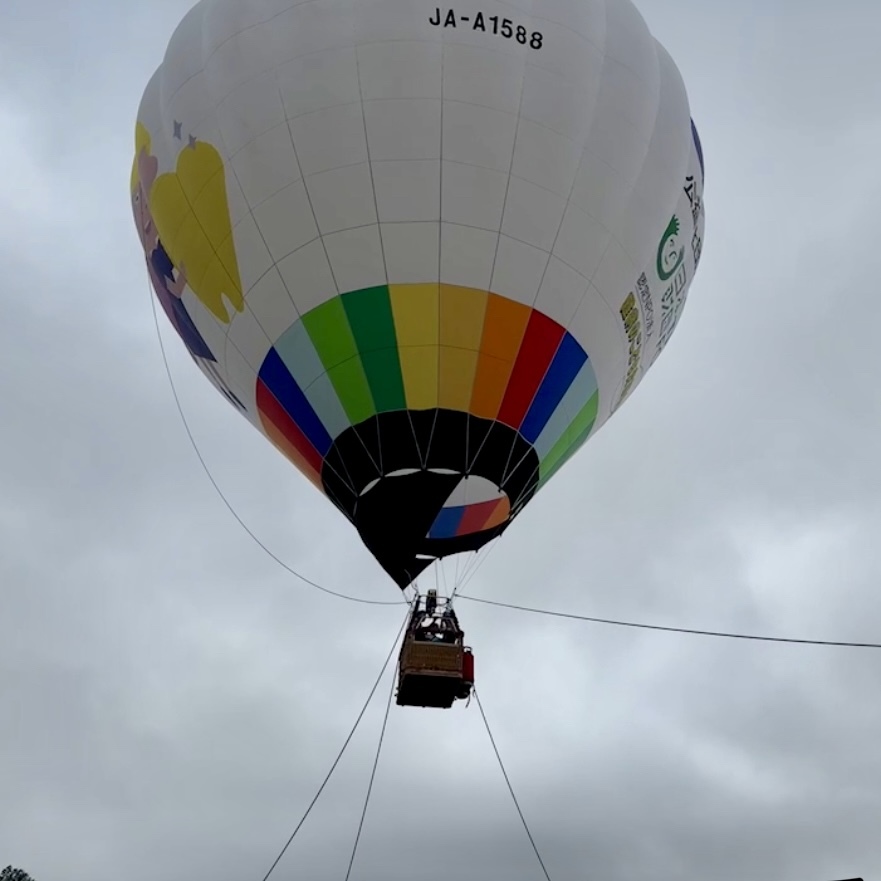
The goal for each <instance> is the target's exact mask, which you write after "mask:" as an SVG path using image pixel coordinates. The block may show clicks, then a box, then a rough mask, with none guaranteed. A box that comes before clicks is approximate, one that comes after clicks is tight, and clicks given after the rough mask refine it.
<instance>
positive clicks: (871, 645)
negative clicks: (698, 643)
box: [458, 593, 881, 649]
mask: <svg viewBox="0 0 881 881" xmlns="http://www.w3.org/2000/svg"><path fill="white" fill-rule="evenodd" d="M458 598H459V599H460V600H471V602H473V603H483V604H484V605H487V606H499V607H500V608H503V609H516V610H517V611H518V612H532V613H533V614H535V615H550V616H552V617H554V618H570V619H572V620H574V621H589V622H590V623H592V624H611V625H613V626H615V627H633V628H637V629H639V630H660V631H663V632H665V633H687V634H691V635H693V636H717V637H722V638H724V639H748V640H753V641H756V642H783V643H791V644H797V645H826V646H838V647H841V648H854V649H881V643H877V642H844V641H838V640H831V639H794V638H791V637H786V636H758V635H756V634H752V633H730V632H726V631H722V630H694V629H691V628H688V627H666V626H664V625H662V624H640V623H637V622H634V621H616V620H615V619H613V618H592V617H590V616H588V615H575V614H572V613H571V612H552V611H550V610H549V609H533V608H531V607H529V606H517V605H514V604H513V603H502V602H499V601H498V600H485V599H481V598H480V597H473V596H469V595H468V594H463V593H460V594H458Z"/></svg>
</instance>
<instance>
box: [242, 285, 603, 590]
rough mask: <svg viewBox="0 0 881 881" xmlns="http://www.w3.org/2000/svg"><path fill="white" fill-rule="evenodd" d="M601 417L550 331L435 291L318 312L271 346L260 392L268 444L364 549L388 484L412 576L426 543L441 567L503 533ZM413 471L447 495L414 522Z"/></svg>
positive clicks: (386, 293)
mask: <svg viewBox="0 0 881 881" xmlns="http://www.w3.org/2000/svg"><path fill="white" fill-rule="evenodd" d="M597 404H598V392H597V382H596V377H595V375H594V371H593V367H592V365H591V363H590V359H589V358H588V356H587V353H586V352H585V351H584V349H583V348H582V347H581V345H580V344H579V343H578V342H577V340H576V339H575V338H574V337H573V336H572V335H571V334H570V333H568V332H567V331H566V330H565V328H563V327H562V326H561V325H560V324H558V323H557V322H555V321H553V320H551V319H550V318H548V317H547V316H546V315H544V314H543V313H541V312H539V311H538V310H536V309H533V308H531V307H530V306H527V305H524V304H522V303H518V302H516V301H514V300H510V299H507V298H505V297H502V296H499V295H498V294H495V293H490V292H487V291H480V290H475V289H472V288H463V287H456V286H453V285H444V284H418V285H387V286H380V287H372V288H366V289H362V290H357V291H351V292H349V293H345V294H342V295H340V296H337V297H334V298H332V299H330V300H328V301H327V302H325V303H323V304H322V305H320V306H318V307H316V308H315V309H312V310H311V311H310V312H307V313H306V314H305V315H303V316H302V317H301V318H300V320H298V321H297V322H295V323H294V324H293V325H292V326H291V327H289V328H288V329H287V330H286V331H285V333H283V334H282V336H281V337H279V339H278V340H276V342H275V345H274V346H273V347H272V349H271V350H270V351H269V353H268V354H267V356H266V358H265V359H264V361H263V364H262V367H261V369H260V372H259V376H258V380H257V406H258V410H259V413H260V417H261V421H262V424H263V426H264V429H265V431H266V434H267V435H268V436H269V437H270V439H271V440H272V441H273V443H275V444H276V446H278V447H279V448H280V449H281V450H282V452H284V453H285V455H286V456H288V458H289V459H290V460H291V461H292V462H294V464H296V466H297V467H298V468H299V469H300V470H301V471H302V472H303V473H304V474H306V476H307V477H309V478H310V479H311V480H312V481H313V483H315V484H316V486H318V487H319V488H320V489H322V491H324V492H326V493H327V494H328V496H329V497H330V498H331V499H332V500H333V501H334V502H335V503H336V504H337V505H338V506H339V507H340V508H341V509H342V510H343V511H344V512H345V513H346V514H347V516H349V518H350V519H351V520H353V522H355V524H356V526H358V528H359V530H361V531H362V537H363V538H365V541H366V542H367V543H368V546H371V543H370V541H368V539H367V537H366V536H365V534H364V529H365V528H366V527H365V525H364V523H363V522H362V520H363V518H364V516H365V515H364V510H366V509H367V508H371V509H373V508H375V507H376V504H375V503H374V499H375V498H377V497H379V496H382V493H376V492H375V490H374V487H375V486H376V485H377V483H383V484H387V485H388V486H387V487H386V489H388V487H390V486H391V484H392V483H393V482H394V492H393V493H392V495H393V496H394V501H392V497H391V496H389V497H388V498H386V500H385V502H384V503H383V505H384V506H386V507H389V506H390V507H389V509H390V508H394V510H395V511H399V509H403V510H401V511H400V516H402V517H403V516H407V517H408V518H410V519H411V520H413V521H418V522H419V528H418V531H417V532H418V534H416V535H414V536H413V538H412V541H413V542H414V543H415V544H414V548H412V549H411V551H412V553H411V552H410V551H408V553H407V554H405V555H404V556H406V557H407V559H409V560H410V563H411V565H410V566H409V568H407V567H405V568H406V572H407V575H408V576H409V575H410V574H411V572H412V569H413V564H412V561H413V559H414V558H415V557H416V556H417V550H416V549H415V548H416V546H417V545H418V546H419V547H420V548H421V549H422V550H423V551H424V550H425V549H426V548H430V547H431V546H432V543H434V550H435V551H439V552H440V553H437V554H436V555H442V554H443V553H447V552H451V553H452V552H457V550H456V549H462V547H463V546H464V545H463V541H459V543H458V544H456V541H454V540H464V544H468V545H469V546H473V545H474V544H475V542H478V543H483V541H484V540H489V538H490V537H492V536H493V535H496V534H499V532H500V531H501V530H502V529H504V527H505V526H506V525H507V524H508V522H510V519H511V518H512V517H513V516H514V515H516V513H518V511H519V510H520V509H521V508H522V506H523V504H525V503H526V501H528V498H530V497H531V496H532V494H533V493H534V492H535V489H536V488H537V487H538V485H540V484H541V483H543V482H544V481H546V480H547V479H548V478H549V477H550V476H551V475H552V474H553V473H554V472H555V471H556V470H557V469H558V468H559V467H560V466H561V465H562V464H563V462H564V461H565V460H566V459H567V458H568V457H569V456H570V455H571V454H572V453H573V452H574V451H575V449H577V448H578V447H579V446H580V445H581V443H583V441H584V440H585V439H586V438H587V436H588V435H589V433H590V431H591V429H592V427H593V424H594V421H595V419H596V414H597ZM478 441H479V442H478ZM362 447H363V449H361V448H362ZM405 447H406V448H407V449H405ZM488 450H489V451H490V452H491V455H490V454H488V452H487V451H488ZM356 460H357V461H356ZM524 469H527V470H529V469H531V472H530V473H529V474H527V473H526V471H525V470H524ZM418 473H422V474H423V477H424V475H425V474H430V475H434V483H433V484H432V485H435V486H437V487H438V488H440V487H441V484H443V487H442V492H441V495H442V496H444V497H443V498H440V499H439V500H438V499H434V500H433V501H432V503H431V504H430V505H427V507H426V510H425V511H423V512H422V515H421V516H415V514H414V512H415V511H416V509H418V508H420V506H422V507H425V505H424V502H425V493H426V488H425V486H424V485H423V483H424V480H418V481H417V480H416V479H415V478H416V476H417V474H418ZM515 475H516V476H515ZM441 477H443V478H444V479H443V480H441V479H440V478H441ZM405 478H407V479H406V480H405ZM417 484H419V488H418V492H417ZM407 486H409V487H410V490H409V491H408V490H407V489H405V487H407ZM515 489H516V493H515V494H512V491H514V490H515ZM385 491H386V490H383V493H384V492H385ZM388 491H389V492H391V490H390V489H388ZM420 493H421V495H419V494H420ZM368 494H372V498H371V500H370V503H369V504H368V501H367V495H368ZM444 494H446V495H444ZM429 495H431V496H432V497H433V496H434V493H433V492H432V493H429ZM386 507H383V506H380V510H375V511H374V512H373V516H385V515H386V514H388V510H386ZM429 508H430V509H431V510H428V509H429ZM359 509H360V511H359ZM429 515H430V516H429ZM426 518H427V519H426ZM368 531H369V528H368ZM451 541H452V542H453V543H452V544H448V545H444V546H438V545H437V543H438V542H441V543H443V542H447V543H449V542H451ZM374 543H375V542H374ZM447 547H449V550H447ZM371 550H373V551H374V553H376V550H375V548H373V547H372V546H371ZM424 555H425V554H424ZM425 556H430V553H429V554H427V555H425ZM380 562H383V561H382V559H380ZM399 562H400V561H399ZM384 565H385V564H384ZM386 568H387V569H388V566H386Z"/></svg>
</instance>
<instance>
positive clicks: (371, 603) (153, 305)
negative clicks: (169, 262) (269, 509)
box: [148, 282, 408, 606]
mask: <svg viewBox="0 0 881 881" xmlns="http://www.w3.org/2000/svg"><path fill="white" fill-rule="evenodd" d="M148 290H149V282H148ZM150 307H151V309H152V310H153V323H154V324H155V326H156V338H157V339H158V340H159V349H160V351H161V352H162V363H163V364H164V365H165V374H166V376H167V377H168V384H169V385H170V386H171V393H172V395H173V396H174V403H175V406H176V407H177V412H178V414H179V415H180V419H181V422H182V423H183V426H184V430H185V431H186V433H187V437H188V438H189V439H190V444H191V446H192V447H193V451H194V452H195V454H196V458H197V459H198V460H199V464H200V465H201V466H202V470H203V471H204V472H205V474H206V475H207V477H208V480H210V481H211V485H212V486H213V487H214V490H215V492H216V493H217V495H218V496H220V499H221V501H222V502H223V504H224V505H226V507H227V509H228V510H229V512H230V514H232V515H233V517H235V519H236V521H237V522H238V524H239V526H241V527H242V529H244V530H245V532H246V533H248V535H249V536H250V537H251V538H252V539H253V540H254V541H255V542H256V543H257V545H258V546H259V547H260V548H261V549H262V550H263V551H264V553H266V554H268V555H269V556H270V557H271V558H272V559H273V560H275V562H276V563H278V565H279V566H281V567H282V569H285V570H286V571H287V572H289V573H290V574H291V575H293V576H294V577H295V578H299V579H300V581H303V582H305V583H306V584H308V585H309V586H310V587H314V588H316V589H317V590H320V591H323V592H324V593H329V594H330V595H331V596H335V597H339V598H340V599H343V600H349V601H350V602H353V603H364V604H365V605H369V606H401V605H408V603H407V602H406V601H403V600H367V599H364V598H363V597H353V596H349V595H348V594H345V593H340V592H339V591H336V590H331V589H330V588H328V587H323V586H322V585H320V584H317V583H316V582H314V581H312V580H311V579H310V578H306V576H305V575H301V574H300V573H299V572H297V571H296V570H295V569H292V568H291V567H290V566H288V564H287V563H285V562H284V560H282V559H280V558H279V557H277V556H276V555H275V554H274V553H273V552H272V551H271V550H270V549H269V548H268V547H267V546H266V545H265V544H263V542H262V541H261V540H260V539H259V538H258V537H257V536H256V535H255V534H254V533H253V532H252V531H251V529H250V528H249V527H248V525H247V523H245V521H244V520H242V518H241V517H239V515H238V513H237V512H236V510H235V508H233V506H232V504H231V503H230V501H229V499H227V497H226V495H225V494H224V492H223V490H222V489H221V488H220V486H219V485H218V483H217V481H216V480H215V479H214V475H213V474H212V473H211V469H210V468H209V467H208V463H207V462H206V461H205V457H204V456H203V455H202V451H201V450H200V449H199V445H198V444H197V443H196V438H195V437H194V435H193V431H192V429H191V428H190V423H189V420H188V419H187V416H186V414H185V413H184V408H183V405H182V404H181V400H180V395H178V392H177V386H176V385H175V384H174V377H173V376H172V373H171V366H170V365H169V363H168V353H167V352H166V351H165V342H164V341H163V339H162V332H161V330H160V328H159V316H158V314H157V313H156V300H155V298H154V296H153V292H152V290H150Z"/></svg>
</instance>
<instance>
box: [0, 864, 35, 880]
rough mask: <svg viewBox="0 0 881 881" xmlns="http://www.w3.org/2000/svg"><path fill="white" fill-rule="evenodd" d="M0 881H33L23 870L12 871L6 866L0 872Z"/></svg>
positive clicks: (10, 867)
mask: <svg viewBox="0 0 881 881" xmlns="http://www.w3.org/2000/svg"><path fill="white" fill-rule="evenodd" d="M0 881H34V879H33V878H31V876H30V875H28V873H27V872H25V870H24V869H13V868H12V866H7V867H6V868H5V869H4V870H3V871H2V872H0Z"/></svg>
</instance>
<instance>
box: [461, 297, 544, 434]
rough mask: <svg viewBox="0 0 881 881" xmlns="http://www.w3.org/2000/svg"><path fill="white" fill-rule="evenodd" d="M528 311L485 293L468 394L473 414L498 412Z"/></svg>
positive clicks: (491, 415)
mask: <svg viewBox="0 0 881 881" xmlns="http://www.w3.org/2000/svg"><path fill="white" fill-rule="evenodd" d="M531 313H532V309H531V308H530V307H529V306H526V305H524V304H523V303H518V302H516V301H514V300H508V299H505V298H504V297H500V296H498V295H497V294H490V295H489V298H488V301H487V305H486V318H485V320H484V323H483V336H482V338H481V341H480V357H479V359H478V362H477V375H476V377H475V379H474V392H473V394H472V396H471V412H472V413H473V414H474V415H475V416H480V417H482V418H484V419H495V418H496V416H498V414H499V409H500V407H501V406H502V399H503V398H504V395H505V390H506V389H507V387H508V380H509V379H510V378H511V371H512V370H513V369H514V362H515V361H516V360H517V353H518V352H519V351H520V344H521V343H522V342H523V336H524V334H525V333H526V325H527V323H528V322H529V316H530V315H531Z"/></svg>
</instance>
